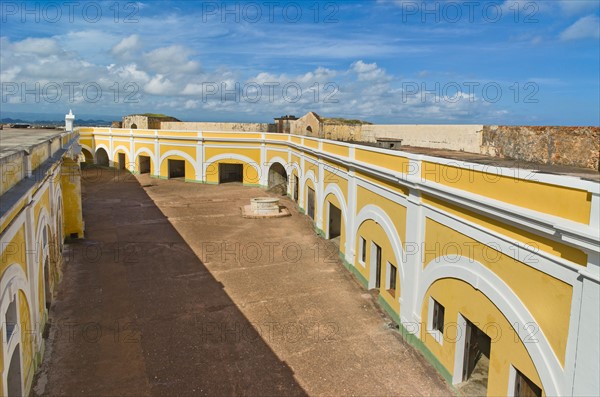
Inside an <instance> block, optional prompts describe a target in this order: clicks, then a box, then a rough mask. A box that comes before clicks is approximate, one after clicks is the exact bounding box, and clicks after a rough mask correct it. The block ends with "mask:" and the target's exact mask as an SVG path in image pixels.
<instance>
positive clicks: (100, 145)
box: [93, 143, 113, 164]
mask: <svg viewBox="0 0 600 397" xmlns="http://www.w3.org/2000/svg"><path fill="white" fill-rule="evenodd" d="M98 149H104V151H105V152H106V155H107V156H108V164H110V162H111V161H113V159H112V154H111V153H110V150H109V149H108V147H107V146H106V145H105V144H104V143H100V144H98V145H96V150H94V151H93V155H94V162H97V158H96V152H98Z"/></svg>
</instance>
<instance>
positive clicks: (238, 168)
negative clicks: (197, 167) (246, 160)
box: [219, 163, 244, 183]
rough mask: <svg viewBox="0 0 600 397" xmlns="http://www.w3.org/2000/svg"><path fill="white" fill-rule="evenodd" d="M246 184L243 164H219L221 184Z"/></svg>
mask: <svg viewBox="0 0 600 397" xmlns="http://www.w3.org/2000/svg"><path fill="white" fill-rule="evenodd" d="M231 182H240V183H243V182H244V165H243V164H229V163H221V164H219V183H231Z"/></svg>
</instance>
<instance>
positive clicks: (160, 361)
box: [33, 167, 306, 396]
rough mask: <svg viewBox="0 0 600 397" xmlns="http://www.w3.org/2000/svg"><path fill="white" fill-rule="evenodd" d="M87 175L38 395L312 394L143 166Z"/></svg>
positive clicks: (87, 171)
mask: <svg viewBox="0 0 600 397" xmlns="http://www.w3.org/2000/svg"><path fill="white" fill-rule="evenodd" d="M82 185H83V211H84V219H85V224H86V229H85V232H86V238H85V239H84V240H82V241H78V242H73V243H72V244H69V245H68V246H67V248H66V252H65V256H66V259H65V260H66V262H65V266H64V269H63V270H64V278H63V280H62V282H61V284H60V286H59V292H58V295H57V296H56V297H55V300H54V302H53V307H52V309H51V314H50V319H51V324H52V325H51V327H50V334H49V338H48V340H47V341H46V357H45V359H44V363H43V365H42V367H41V369H40V371H39V372H38V375H37V376H36V380H35V383H34V388H33V394H34V395H186V394H187V395H189V394H194V395H264V396H267V395H306V393H305V391H304V390H303V389H302V388H301V387H300V386H299V385H298V383H297V382H296V380H295V379H294V374H293V372H292V370H291V369H290V367H289V366H288V365H287V364H286V363H285V362H283V361H281V360H280V359H279V358H278V357H277V356H276V354H275V353H274V352H273V351H272V349H271V348H270V347H269V345H268V344H267V342H266V341H265V340H264V335H262V333H263V332H264V330H260V332H259V331H257V330H256V329H255V328H254V327H253V325H252V324H251V323H250V322H249V321H248V319H247V318H246V317H245V316H244V315H243V314H242V313H241V312H240V310H239V309H238V308H237V307H236V305H235V303H234V302H233V301H232V300H231V298H230V297H229V296H228V294H227V293H226V292H225V291H224V290H223V286H222V284H221V283H219V282H218V281H217V280H216V279H215V278H214V277H213V276H212V275H211V273H210V272H209V271H208V270H207V268H206V267H205V265H204V264H203V263H202V262H201V261H200V259H199V258H198V256H197V255H196V254H195V253H194V252H193V251H192V249H191V248H190V247H189V246H188V244H187V243H186V242H185V241H184V239H183V238H182V237H181V236H180V235H179V233H178V232H177V231H176V230H175V228H174V227H173V226H172V225H171V223H170V222H169V221H168V219H167V217H166V216H165V215H164V214H163V213H162V212H161V210H160V209H159V208H158V207H157V206H156V204H155V203H154V202H153V201H152V199H151V198H150V197H149V196H148V195H147V193H146V191H145V190H144V188H143V187H142V186H141V185H140V183H139V182H138V180H137V179H136V178H135V177H133V176H131V175H130V174H129V173H127V172H125V171H116V170H113V169H108V168H96V167H87V168H86V169H84V170H83V178H82ZM207 227H209V226H207Z"/></svg>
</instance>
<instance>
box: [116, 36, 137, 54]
mask: <svg viewBox="0 0 600 397" xmlns="http://www.w3.org/2000/svg"><path fill="white" fill-rule="evenodd" d="M139 48H140V36H138V35H137V34H132V35H131V36H128V37H125V38H124V39H123V40H121V41H119V42H118V43H117V44H116V45H115V46H114V47H113V48H112V49H111V52H112V54H113V55H115V56H124V55H127V54H131V53H132V52H136V50H139Z"/></svg>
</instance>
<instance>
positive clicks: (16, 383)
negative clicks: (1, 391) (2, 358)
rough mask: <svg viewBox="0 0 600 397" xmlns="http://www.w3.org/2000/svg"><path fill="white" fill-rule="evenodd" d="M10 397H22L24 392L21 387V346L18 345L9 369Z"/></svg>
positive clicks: (8, 384)
mask: <svg viewBox="0 0 600 397" xmlns="http://www.w3.org/2000/svg"><path fill="white" fill-rule="evenodd" d="M6 380H7V382H6V383H7V386H8V390H7V391H8V396H9V397H13V396H15V397H16V396H22V395H23V391H22V387H21V346H20V344H19V345H17V347H16V348H15V351H14V352H13V355H12V357H11V359H10V366H9V367H8V376H7V379H6Z"/></svg>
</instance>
